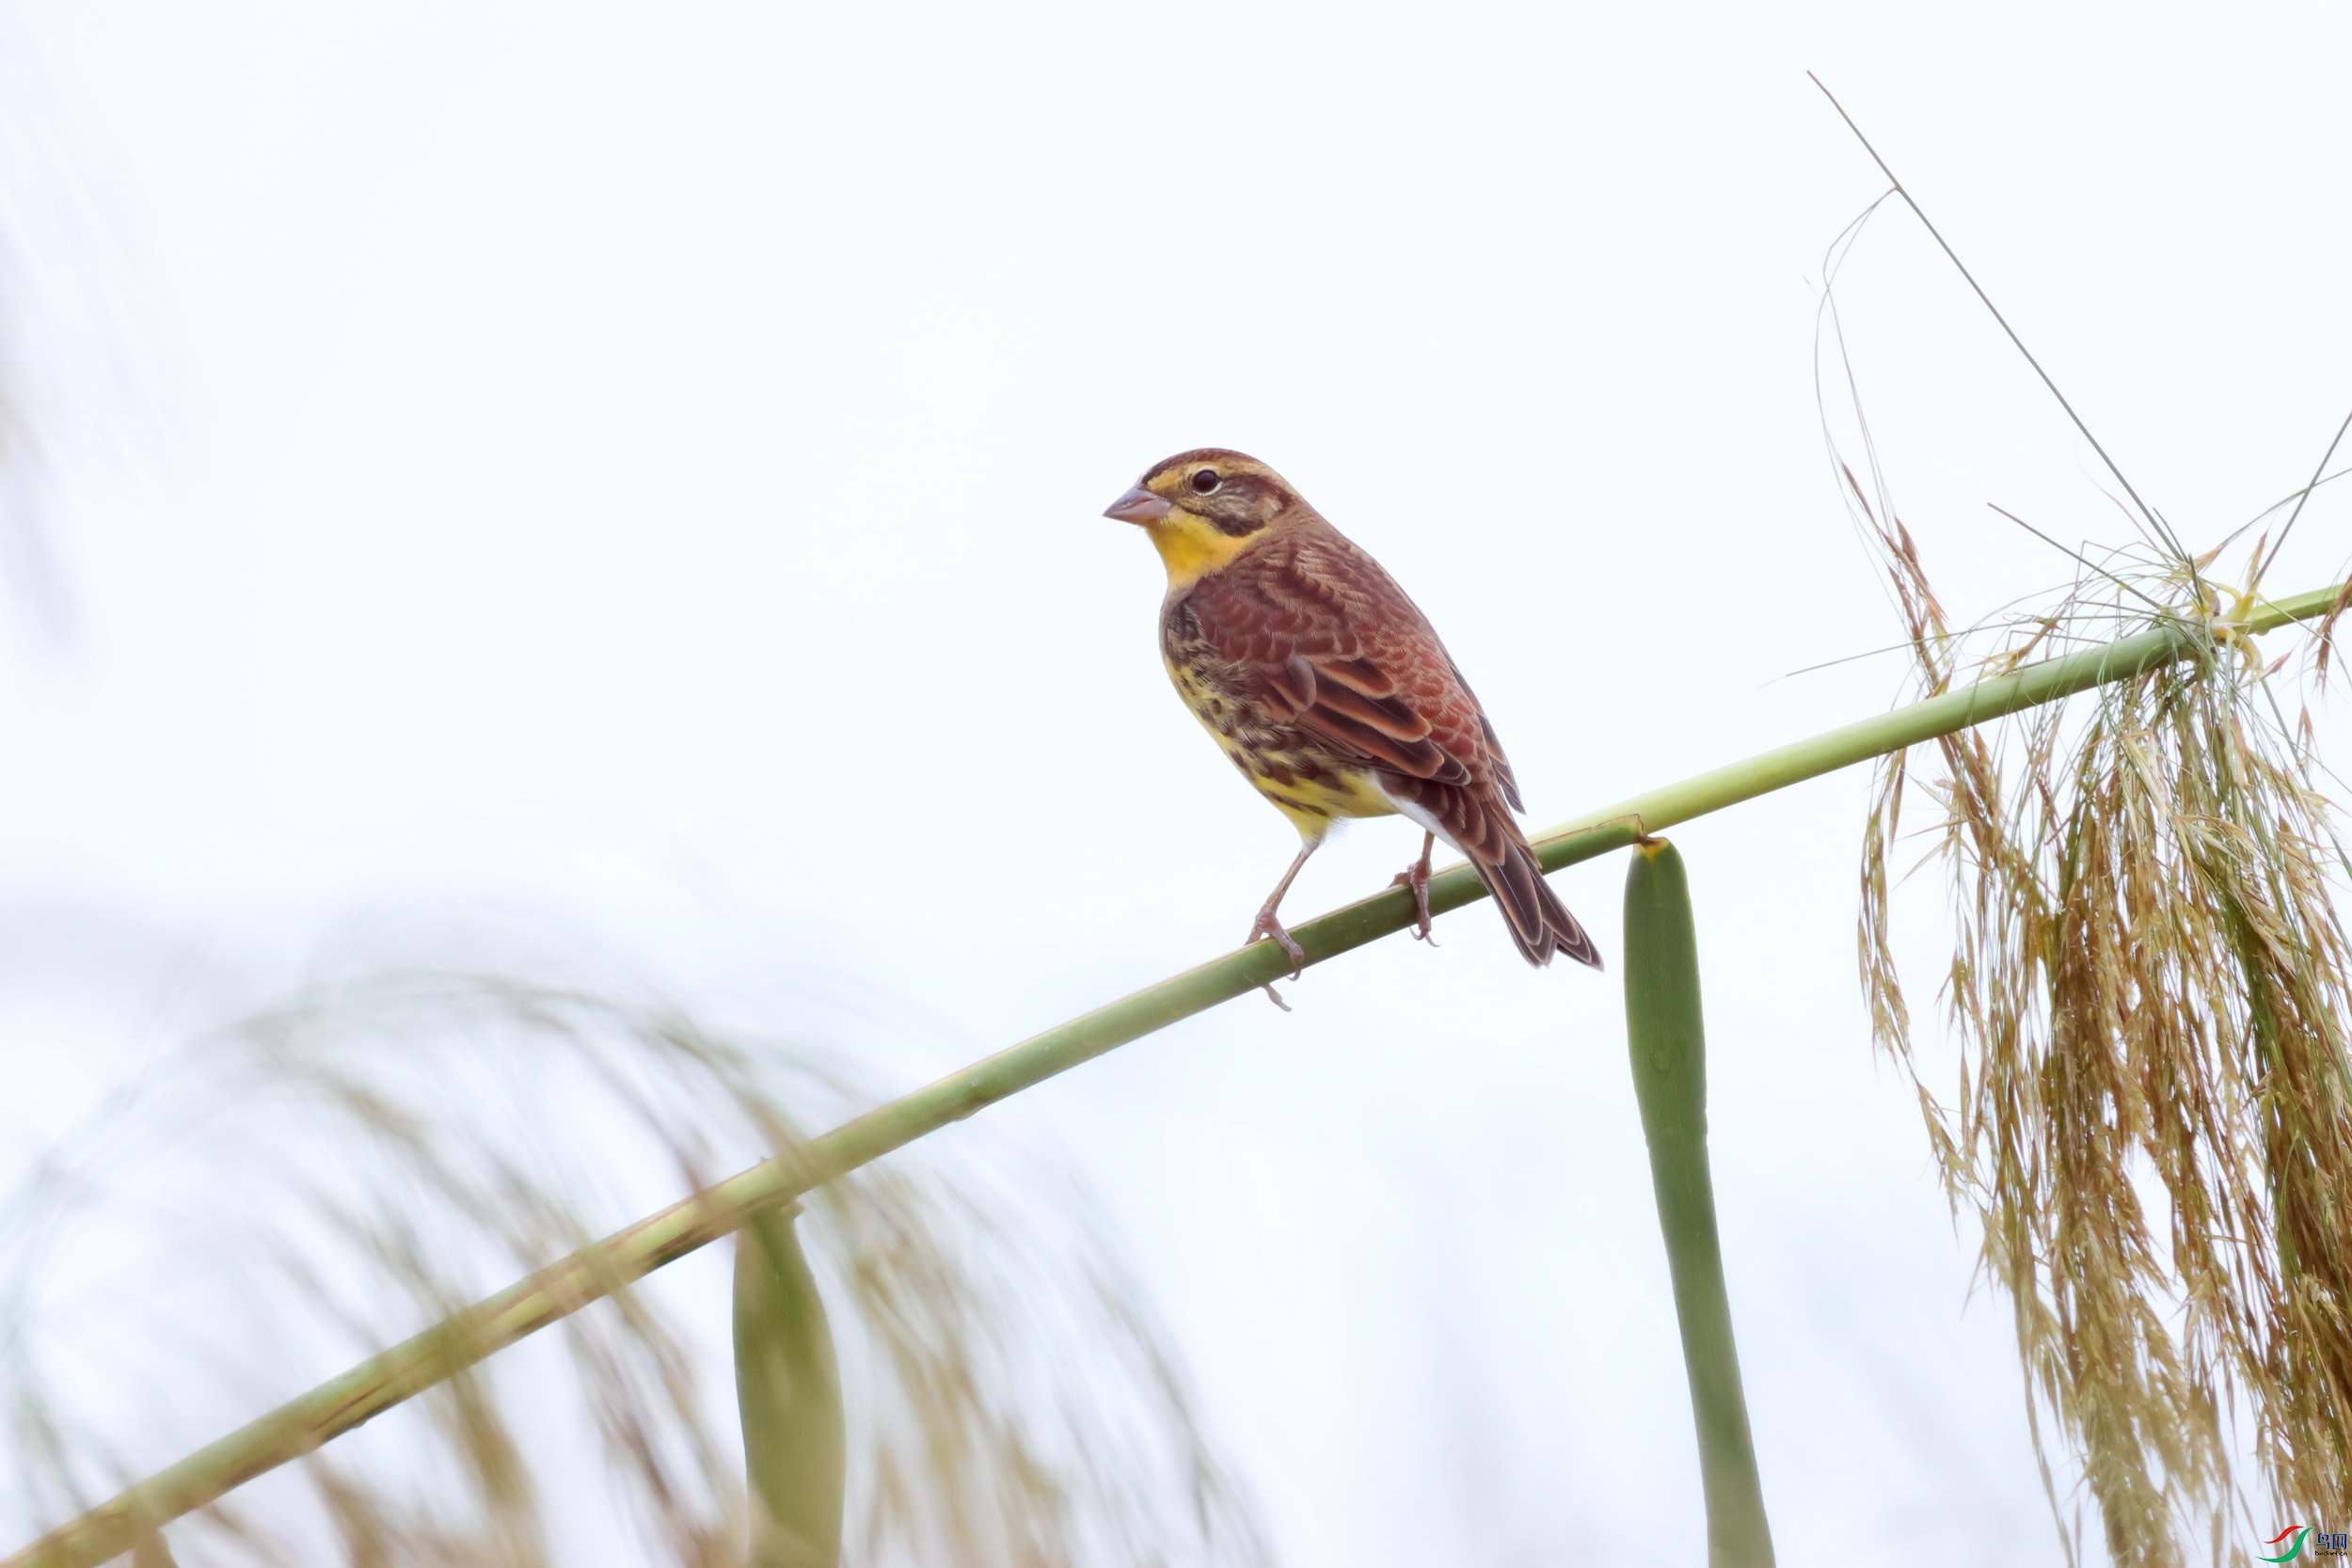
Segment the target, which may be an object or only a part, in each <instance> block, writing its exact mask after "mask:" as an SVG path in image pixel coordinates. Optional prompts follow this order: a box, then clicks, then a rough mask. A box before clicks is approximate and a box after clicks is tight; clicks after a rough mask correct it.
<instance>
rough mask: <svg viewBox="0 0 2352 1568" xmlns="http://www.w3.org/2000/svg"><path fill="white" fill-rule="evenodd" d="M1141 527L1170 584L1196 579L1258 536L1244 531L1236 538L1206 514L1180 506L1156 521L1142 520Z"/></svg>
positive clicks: (1224, 561)
mask: <svg viewBox="0 0 2352 1568" xmlns="http://www.w3.org/2000/svg"><path fill="white" fill-rule="evenodd" d="M1143 531H1144V532H1146V533H1148V534H1150V535H1151V536H1152V545H1153V546H1156V547H1157V548H1158V550H1159V552H1160V561H1161V562H1162V564H1164V565H1166V566H1167V567H1168V586H1169V587H1170V588H1183V587H1185V586H1187V585H1188V584H1191V583H1194V582H1198V581H1200V579H1201V578H1204V577H1206V576H1208V575H1209V574H1210V573H1211V572H1214V571H1216V569H1217V568H1218V567H1220V566H1222V565H1224V564H1225V563H1226V562H1229V561H1231V560H1232V559H1233V557H1235V556H1237V555H1239V554H1241V552H1242V551H1244V550H1246V549H1248V547H1249V546H1250V544H1251V542H1252V541H1254V540H1255V539H1256V538H1257V537H1258V536H1257V535H1256V534H1254V533H1245V534H1243V535H1242V536H1241V537H1239V538H1238V539H1237V538H1235V537H1234V536H1233V535H1232V534H1230V533H1227V532H1226V531H1224V530H1222V529H1220V528H1218V527H1217V526H1216V525H1215V524H1214V523H1212V522H1210V521H1209V520H1208V519H1207V518H1206V517H1203V516H1200V515H1198V514H1197V513H1191V512H1186V511H1184V509H1183V508H1181V507H1179V508H1178V509H1177V510H1175V511H1173V512H1171V513H1169V514H1168V515H1167V516H1165V517H1162V518H1160V519H1159V520H1158V521H1157V522H1151V523H1146V524H1144V525H1143Z"/></svg>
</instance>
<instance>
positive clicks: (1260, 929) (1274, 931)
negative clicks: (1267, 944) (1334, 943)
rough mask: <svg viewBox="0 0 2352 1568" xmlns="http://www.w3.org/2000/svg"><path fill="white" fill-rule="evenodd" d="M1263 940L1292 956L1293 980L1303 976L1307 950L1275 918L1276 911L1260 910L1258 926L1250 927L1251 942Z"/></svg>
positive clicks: (1247, 943)
mask: <svg viewBox="0 0 2352 1568" xmlns="http://www.w3.org/2000/svg"><path fill="white" fill-rule="evenodd" d="M1261 940H1270V941H1272V942H1278V943H1279V944H1280V945H1281V949H1282V951H1283V952H1285V953H1287V954H1289V955H1290V960H1291V978H1292V979H1294V980H1295V979H1297V978H1298V976H1299V975H1300V974H1303V973H1305V971H1306V968H1307V950H1306V949H1305V948H1303V947H1301V946H1299V945H1298V939H1297V938H1295V937H1294V936H1292V935H1291V934H1290V932H1289V930H1288V929H1287V928H1285V927H1284V926H1283V925H1282V923H1281V922H1280V921H1279V920H1277V919H1275V918H1274V911H1272V910H1260V911H1258V920H1257V924H1255V925H1253V926H1251V927H1249V942H1258V941H1261ZM1249 942H1244V943H1242V945H1243V946H1245V947H1247V946H1248V945H1249ZM1266 989H1267V990H1272V989H1273V988H1272V987H1270V986H1269V987H1268V988H1266ZM1275 1000H1276V1001H1277V1002H1279V1001H1280V1000H1281V998H1280V997H1279V996H1278V997H1276V998H1275ZM1286 1010H1287V1009H1286Z"/></svg>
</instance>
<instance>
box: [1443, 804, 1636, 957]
mask: <svg viewBox="0 0 2352 1568" xmlns="http://www.w3.org/2000/svg"><path fill="white" fill-rule="evenodd" d="M1470 864H1471V865H1472V866H1473V867H1474V868H1476V870H1477V872H1478V879H1479V880H1480V881H1482V882H1485V883H1486V891H1487V892H1488V893H1491V894H1493V895H1495V904H1496V906H1497V907H1498V908H1500V909H1501V910H1502V918H1503V920H1504V922H1505V923H1506V924H1508V925H1509V926H1510V927H1511V940H1512V941H1513V942H1518V944H1519V951H1520V952H1521V953H1524V954H1525V955H1526V956H1527V961H1528V962H1529V963H1532V964H1535V965H1538V966H1541V965H1544V964H1548V963H1549V962H1551V956H1552V955H1553V954H1554V953H1565V954H1566V955H1567V956H1568V957H1569V958H1574V959H1575V960H1576V961H1577V962H1578V963H1581V964H1590V965H1592V966H1593V967H1594V968H1595V969H1599V968H1602V967H1603V965H1602V964H1601V961H1600V949H1599V948H1598V947H1597V946H1596V945H1594V942H1593V939H1592V938H1591V937H1590V936H1588V935H1586V934H1585V931H1584V927H1581V926H1580V925H1578V924H1577V922H1576V916H1574V915H1572V914H1570V913H1569V912H1568V907H1567V906H1566V905H1565V904H1563V903H1562V902H1560V895H1558V894H1556V893H1554V892H1552V891H1551V884H1550V883H1549V882H1548V881H1546V880H1544V871H1543V867H1542V866H1540V865H1537V864H1536V863H1535V851H1534V850H1533V849H1531V848H1529V847H1527V844H1526V842H1525V841H1524V840H1522V839H1521V838H1520V837H1519V836H1518V834H1517V833H1513V834H1512V835H1511V837H1510V842H1509V843H1508V844H1507V845H1506V846H1505V847H1504V849H1503V853H1502V859H1500V860H1496V861H1489V860H1487V859H1486V858H1484V857H1483V856H1479V855H1472V856H1470Z"/></svg>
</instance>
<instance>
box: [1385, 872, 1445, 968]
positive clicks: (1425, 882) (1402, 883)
mask: <svg viewBox="0 0 2352 1568" xmlns="http://www.w3.org/2000/svg"><path fill="white" fill-rule="evenodd" d="M1389 885H1390V886H1391V887H1408V888H1411V889H1412V890H1413V913H1414V915H1415V919H1414V921H1413V940H1414V941H1416V942H1427V943H1428V944H1429V945H1430V946H1432V947H1435V946H1437V945H1438V939H1437V938H1436V937H1435V936H1433V935H1431V934H1430V930H1429V863H1428V862H1426V861H1415V862H1414V863H1412V864H1410V865H1408V866H1406V868H1405V869H1404V870H1402V871H1400V872H1398V873H1397V874H1396V877H1395V879H1393V880H1392V881H1391V882H1390V883H1389Z"/></svg>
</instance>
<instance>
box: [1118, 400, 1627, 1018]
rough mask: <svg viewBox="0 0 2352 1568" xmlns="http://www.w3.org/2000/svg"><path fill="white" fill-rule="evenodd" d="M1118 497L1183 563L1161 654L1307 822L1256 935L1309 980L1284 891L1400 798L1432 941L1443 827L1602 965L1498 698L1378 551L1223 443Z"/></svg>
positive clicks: (1121, 514)
mask: <svg viewBox="0 0 2352 1568" xmlns="http://www.w3.org/2000/svg"><path fill="white" fill-rule="evenodd" d="M1103 515H1104V516H1106V517H1110V518H1113V519H1115V520H1117V521H1120V522H1124V523H1133V524H1135V525H1136V526H1137V527H1139V528H1141V529H1142V530H1143V531H1144V532H1145V533H1146V534H1148V535H1149V536H1150V537H1151V540H1152V544H1153V545H1154V546H1156V547H1157V548H1158V551H1159V556H1160V561H1161V563H1162V564H1163V565H1165V566H1166V567H1167V568H1168V596H1167V597H1166V598H1165V599H1164V600H1163V601H1162V602H1161V605H1160V655H1161V657H1162V659H1163V660H1164V661H1165V662H1166V664H1167V666H1168V678H1169V679H1170V680H1172V681H1173V682H1174V683H1175V686H1176V691H1177V695H1178V696H1180V697H1182V698H1183V699H1184V705H1185V706H1186V707H1188V708H1190V709H1191V710H1192V714H1193V717H1194V718H1196V719H1198V720H1199V721H1200V724H1201V726H1202V728H1204V729H1206V730H1207V731H1208V732H1209V734H1210V736H1212V737H1214V738H1215V739H1216V743H1217V744H1218V746H1220V747H1221V748H1223V750H1224V752H1225V754H1226V755H1227V756H1228V757H1229V758H1231V759H1232V763H1233V766H1234V767H1235V768H1239V769H1240V770H1241V772H1242V774H1243V776H1244V777H1246V778H1247V779H1248V781H1249V783H1250V784H1252V785H1253V786H1254V787H1255V788H1256V789H1257V791H1258V793H1259V794H1261V795H1263V796H1264V797H1265V798H1266V800H1269V801H1271V802H1272V803H1273V804H1274V806H1275V808H1276V809H1277V810H1279V812H1281V814H1282V815H1283V816H1286V817H1288V818H1290V821H1291V824H1292V826H1294V827H1295V828H1296V829H1297V830H1298V836H1299V838H1300V839H1301V840H1302V843H1301V846H1300V847H1299V850H1298V854H1297V857H1296V858H1295V860H1293V861H1292V862H1291V864H1290V869H1289V870H1287V871H1285V872H1284V873H1283V874H1282V879H1281V880H1280V881H1279V882H1277V883H1276V884H1275V887H1274V891H1273V893H1271V894H1270V895H1267V897H1266V901H1265V903H1264V905H1263V907H1261V908H1260V909H1259V911H1258V918H1257V920H1256V921H1255V922H1254V923H1252V925H1251V926H1250V928H1249V936H1248V941H1247V942H1245V943H1244V945H1245V946H1247V945H1248V944H1250V943H1254V942H1260V941H1271V942H1277V943H1279V945H1280V947H1281V948H1282V951H1283V952H1284V953H1285V954H1287V955H1288V956H1289V958H1290V960H1291V977H1292V978H1293V979H1296V978H1297V977H1298V974H1299V973H1300V972H1301V970H1302V969H1303V968H1304V967H1305V964H1306V957H1307V956H1306V953H1305V951H1304V950H1303V949H1301V948H1300V947H1299V945H1298V942H1297V941H1296V939H1295V938H1294V937H1293V936H1292V935H1291V933H1290V931H1289V930H1288V929H1287V928H1286V927H1284V926H1283V925H1282V922H1281V919H1280V916H1279V911H1280V909H1281V904H1282V895H1284V894H1286V893H1288V892H1289V891H1290V887H1291V883H1292V882H1293V881H1294V880H1295V879H1297V876H1298V872H1299V868H1300V867H1302V866H1304V865H1305V864H1306V863H1307V860H1308V857H1309V856H1311V855H1312V854H1313V853H1314V852H1315V850H1316V849H1317V848H1319V847H1321V846H1322V844H1323V841H1324V838H1325V837H1326V835H1327V834H1328V833H1329V832H1330V831H1331V828H1332V825H1333V824H1334V823H1335V822H1336V821H1338V820H1339V819H1340V818H1342V817H1364V816H1403V817H1406V819H1408V820H1409V821H1411V822H1413V823H1415V824H1417V825H1419V826H1420V828H1421V829H1422V847H1421V858H1420V859H1419V860H1417V861H1415V862H1414V863H1412V864H1411V865H1409V866H1407V867H1406V869H1405V871H1404V872H1403V873H1401V874H1400V875H1399V876H1398V877H1397V879H1396V883H1398V884H1402V885H1404V886H1406V887H1408V888H1410V889H1411V890H1412V894H1413V902H1414V909H1415V912H1416V915H1417V919H1416V921H1415V923H1414V926H1415V928H1414V933H1413V934H1414V935H1415V936H1416V937H1419V938H1421V939H1422V940H1423V941H1429V940H1431V939H1430V928H1429V858H1430V854H1431V852H1432V851H1433V849H1434V848H1435V847H1436V844H1437V841H1438V839H1443V840H1445V842H1446V843H1447V844H1449V845H1451V846H1452V847H1454V849H1456V850H1457V851H1459V852H1460V853H1461V855H1462V856H1463V858H1464V859H1466V860H1468V861H1469V862H1470V866H1471V868H1472V869H1474V870H1475V871H1476V872H1477V873H1478V877H1479V879H1480V880H1481V881H1483V882H1485V883H1486V890H1487V891H1488V892H1489V893H1491V894H1493V895H1494V899H1495V904H1496V906H1497V907H1498V908H1500V909H1501V910H1502V914H1503V918H1504V921H1505V923H1506V924H1507V925H1508V927H1510V932H1511V940H1512V941H1513V942H1517V943H1518V949H1519V951H1520V952H1521V953H1522V954H1524V955H1525V956H1526V958H1527V961H1528V962H1530V963H1532V964H1535V965H1538V966H1541V965H1545V964H1548V963H1549V962H1550V961H1551V956H1552V955H1553V954H1555V953H1565V954H1566V955H1567V956H1568V957H1569V958H1574V959H1576V960H1577V961H1578V962H1580V963H1585V964H1590V965H1591V966H1592V967H1593V968H1595V969H1598V968H1600V967H1601V956H1600V949H1599V948H1598V947H1597V946H1596V945H1595V944H1594V942H1593V939H1592V938H1591V937H1590V936H1589V935H1587V934H1586V933H1585V930H1584V927H1581V926H1580V925H1579V924H1577V920H1576V917H1575V916H1574V915H1572V914H1570V913H1569V912H1568V910H1567V906H1566V905H1565V904H1563V903H1562V902H1561V901H1560V897H1559V895H1557V894H1556V893H1554V892H1553V891H1552V889H1551V884H1550V883H1549V882H1547V881H1546V880H1545V879H1544V874H1543V868H1542V867H1541V866H1540V865H1539V864H1537V863H1536V860H1535V852H1534V849H1532V848H1531V847H1529V846H1528V842H1527V835H1526V834H1525V833H1524V832H1521V831H1520V830H1519V825H1518V820H1517V819H1516V818H1515V817H1514V816H1512V813H1514V812H1516V811H1524V810H1525V809H1526V807H1525V806H1524V805H1523V804H1522V803H1521V801H1520V799H1519V788H1518V780H1517V779H1516V778H1514V777H1513V776H1512V772H1511V764H1510V761H1509V760H1508V759H1507V758H1506V757H1505V756H1504V755H1503V753H1502V741H1501V740H1500V739H1498V738H1497V737H1496V735H1495V727H1494V725H1493V723H1492V722H1491V721H1489V720H1488V719H1487V717H1486V709H1485V708H1483V707H1481V706H1480V705H1479V702H1478V698H1477V697H1476V695H1475V694H1473V693H1472V692H1471V690H1470V683H1469V682H1468V681H1466V680H1464V679H1463V678H1462V672H1461V670H1460V668H1459V667H1458V666H1456V665H1455V663H1454V658H1453V656H1452V655H1450V654H1448V653H1447V652H1446V650H1445V644H1444V643H1442V642H1440V641H1438V634H1437V632H1436V630H1435V629H1434V628H1432V627H1431V626H1430V625H1429V620H1428V617H1426V616H1424V615H1423V614H1422V612H1421V610H1420V609H1419V607H1417V606H1416V605H1415V604H1414V603H1413V601H1412V600H1411V599H1410V598H1408V597H1406V593H1405V590H1404V589H1402V588H1400V587H1398V586H1397V584H1396V580H1395V579H1394V578H1391V577H1390V576H1389V574H1388V573H1387V572H1385V571H1383V570H1382V569H1381V566H1380V563H1379V562H1376V561H1375V560H1374V559H1373V558H1372V556H1371V555H1370V554H1369V553H1367V552H1366V551H1365V550H1364V549H1363V548H1362V547H1361V546H1359V545H1357V544H1356V543H1354V542H1353V541H1352V540H1350V539H1348V538H1347V536H1346V535H1344V534H1343V533H1341V532H1340V531H1339V530H1338V529H1336V528H1334V527H1332V526H1331V524H1330V523H1329V522H1328V521H1327V520H1326V519H1325V517H1324V515H1323V514H1321V513H1320V512H1317V511H1316V510H1315V509H1314V508H1313V507H1312V506H1311V505H1309V504H1308V502H1307V499H1306V498H1305V497H1303V496H1301V495H1300V494H1299V493H1298V492H1297V491H1296V490H1295V489H1293V488H1292V487H1291V485H1290V484H1289V483H1288V482H1287V481H1285V480H1284V479H1283V478H1282V476H1281V475H1279V474H1278V473H1276V472H1275V471H1274V470H1273V469H1272V468H1270V467H1266V466H1265V465H1264V464H1263V463H1261V462H1259V461H1258V460H1257V459H1256V458H1254V457H1249V456H1247V455H1245V454H1243V453H1241V452H1238V451H1229V450H1227V449H1225V448H1222V447H1200V448H1196V449H1194V450H1193V451H1185V452H1179V453H1177V454H1176V455H1175V456H1174V457H1170V458H1168V459H1167V460H1165V461H1164V462H1160V463H1156V464H1154V465H1153V466H1152V467H1151V468H1150V469H1148V470H1147V471H1146V472H1145V473H1144V475H1143V477H1142V478H1141V479H1140V480H1138V481H1136V483H1135V485H1134V487H1133V488H1131V489H1129V490H1128V491H1127V492H1126V494H1124V495H1122V496H1120V498H1119V499H1117V500H1115V501H1113V502H1111V504H1110V505H1109V506H1108V507H1107V508H1105V509H1104V514H1103ZM1392 885H1394V884H1392ZM1267 990H1268V992H1269V994H1271V993H1272V991H1273V988H1272V987H1271V986H1269V987H1268V988H1267ZM1275 1001H1276V1003H1277V1004H1279V1003H1280V1002H1281V998H1280V997H1279V995H1277V996H1275Z"/></svg>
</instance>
